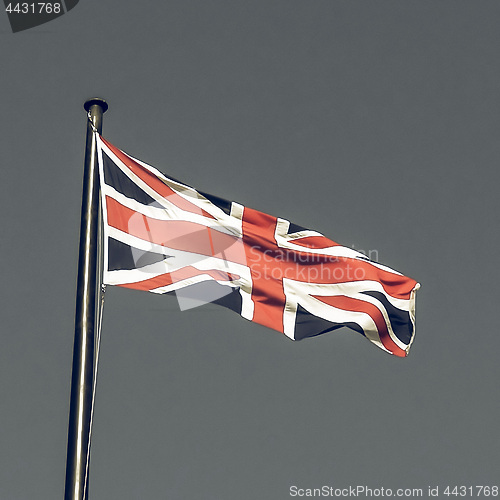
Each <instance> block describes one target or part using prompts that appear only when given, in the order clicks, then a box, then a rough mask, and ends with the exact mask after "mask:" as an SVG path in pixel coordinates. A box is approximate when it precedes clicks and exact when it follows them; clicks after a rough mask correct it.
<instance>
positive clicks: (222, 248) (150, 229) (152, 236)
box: [106, 196, 245, 264]
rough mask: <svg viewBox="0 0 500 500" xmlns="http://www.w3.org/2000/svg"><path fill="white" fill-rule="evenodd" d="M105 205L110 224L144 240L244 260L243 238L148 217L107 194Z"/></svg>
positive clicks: (228, 258) (199, 226) (178, 248)
mask: <svg viewBox="0 0 500 500" xmlns="http://www.w3.org/2000/svg"><path fill="white" fill-rule="evenodd" d="M106 208H107V214H108V224H109V225H110V226H111V227H114V228H116V229H119V230H120V231H123V232H125V233H128V234H130V235H132V236H135V237H137V238H140V239H142V240H145V241H148V242H151V243H155V244H157V245H162V246H164V247H166V248H172V249H175V250H183V251H186V252H192V253H197V254H201V255H206V256H214V255H222V256H223V258H224V259H225V260H228V261H232V262H237V263H240V264H244V263H245V254H244V252H243V251H242V249H241V240H239V239H238V238H236V237H235V236H231V235H228V234H225V233H221V232H220V231H216V230H214V229H212V228H209V227H207V226H203V225H201V224H196V223H194V222H188V221H179V220H159V219H154V218H152V217H147V216H146V215H143V214H140V213H138V212H135V211H134V210H131V209H130V208H128V207H125V206H124V205H122V204H121V203H119V202H118V201H116V200H115V199H114V198H111V197H110V196H106Z"/></svg>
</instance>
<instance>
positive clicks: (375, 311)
mask: <svg viewBox="0 0 500 500" xmlns="http://www.w3.org/2000/svg"><path fill="white" fill-rule="evenodd" d="M313 297H314V298H316V299H318V300H320V301H321V302H323V303H325V304H328V305H330V306H333V307H336V308H338V309H343V310H344V311H353V312H360V313H365V314H368V315H369V316H370V318H372V320H373V321H374V323H375V325H376V327H377V330H378V335H379V337H380V340H381V341H382V344H383V345H384V347H385V348H386V349H387V350H388V351H390V352H392V354H395V355H396V356H400V357H403V358H404V357H405V356H406V351H404V350H403V349H401V348H400V347H398V346H397V345H396V344H395V343H394V341H393V340H392V339H391V336H390V335H389V331H388V329H387V324H386V322H385V319H384V316H383V315H382V313H381V312H380V310H379V308H378V307H377V306H375V305H374V304H371V303H370V302H365V301H364V300H359V299H355V298H353V297H346V296H345V295H335V296H330V297H328V296H319V295H313Z"/></svg>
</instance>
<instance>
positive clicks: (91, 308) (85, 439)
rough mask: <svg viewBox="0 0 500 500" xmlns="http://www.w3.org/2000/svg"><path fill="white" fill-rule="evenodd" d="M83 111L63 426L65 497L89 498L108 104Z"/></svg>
mask: <svg viewBox="0 0 500 500" xmlns="http://www.w3.org/2000/svg"><path fill="white" fill-rule="evenodd" d="M84 108H85V110H86V111H87V113H88V120H87V143H86V148H85V167H84V177H83V193H82V214H81V225H80V249H79V257H78V281H77V292H76V315H75V342H74V347H73V374H72V377H71V400H70V410H69V426H68V451H67V458H66V486H65V494H64V498H65V500H83V499H84V496H85V499H87V498H88V487H87V484H88V473H87V468H88V460H89V457H88V454H89V451H90V446H89V445H90V425H91V412H92V391H93V378H94V343H95V342H94V340H95V338H94V328H95V325H96V297H97V295H98V292H99V283H97V259H98V257H97V255H98V250H99V244H98V227H99V182H98V167H97V144H96V140H95V136H94V129H95V130H97V131H98V132H99V133H101V129H102V115H103V114H104V113H105V112H106V110H107V109H108V105H107V103H106V101H104V100H103V99H100V98H94V99H90V100H88V101H87V102H86V103H85V104H84Z"/></svg>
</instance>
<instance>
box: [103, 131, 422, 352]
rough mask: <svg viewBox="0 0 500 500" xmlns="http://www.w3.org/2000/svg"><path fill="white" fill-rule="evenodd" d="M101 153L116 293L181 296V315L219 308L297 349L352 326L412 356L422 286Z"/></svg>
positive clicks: (109, 278) (108, 272)
mask: <svg viewBox="0 0 500 500" xmlns="http://www.w3.org/2000/svg"><path fill="white" fill-rule="evenodd" d="M97 143H98V156H99V167H100V182H101V196H102V206H103V219H104V258H105V265H104V282H105V283H106V284H109V285H118V286H122V287H127V288H133V289H137V290H145V291H149V292H153V293H175V294H176V295H177V297H178V300H179V304H180V306H181V309H187V308H190V307H194V306H195V305H199V304H201V303H207V302H213V303H216V304H219V305H221V306H225V307H228V308H230V309H232V310H234V311H236V312H237V313H239V314H240V315H241V316H243V317H244V318H246V319H248V320H250V321H255V322H256V323H259V324H261V325H264V326H267V327H269V328H272V329H274V330H277V331H278V332H281V333H284V334H285V335H287V336H288V337H290V338H291V339H294V340H300V339H303V338H305V337H313V336H316V335H320V334H322V333H326V332H330V331H332V330H335V329H338V328H340V327H343V326H345V327H348V328H350V329H352V330H355V331H357V332H359V333H361V334H362V335H364V336H365V337H366V338H368V339H369V340H370V341H371V342H373V343H374V344H376V345H377V346H378V347H380V348H381V349H383V350H384V351H387V352H389V353H391V354H395V355H396V356H402V357H404V356H406V355H407V354H408V351H409V348H410V346H411V344H412V342H413V338H414V334H415V292H416V290H417V289H418V288H419V284H418V283H417V282H416V281H415V280H413V279H411V278H407V277H405V276H403V275H402V274H400V273H398V272H396V271H394V270H392V269H389V268H388V267H386V266H383V265H381V264H379V263H377V262H374V261H371V260H369V259H368V258H367V257H366V256H365V255H363V254H362V253H360V252H357V251H355V250H353V249H351V248H346V247H343V246H341V245H339V244H337V243H335V242H333V241H332V240H329V239H328V238H326V237H325V236H323V235H322V234H320V233H318V232H316V231H311V230H309V229H305V228H303V227H300V226H297V225H295V224H292V223H291V222H289V221H288V220H286V219H281V218H277V217H273V216H271V215H268V214H265V213H262V212H258V211H257V210H254V209H251V208H248V207H244V206H243V205H241V204H239V203H236V202H230V201H227V200H224V199H222V198H219V197H216V196H213V195H209V194H207V193H203V192H201V191H198V190H196V189H194V188H192V187H190V186H187V185H185V184H183V183H181V182H179V181H177V180H175V179H172V178H170V177H167V176H165V175H164V174H162V173H161V172H159V171H158V170H156V169H155V168H153V167H151V166H149V165H147V164H145V163H144V162H142V161H140V160H137V159H134V158H132V157H131V156H129V155H127V154H126V153H124V152H123V151H121V150H119V149H118V148H116V147H115V146H113V145H111V144H110V143H109V142H107V141H106V140H105V139H104V138H102V137H100V136H98V137H97Z"/></svg>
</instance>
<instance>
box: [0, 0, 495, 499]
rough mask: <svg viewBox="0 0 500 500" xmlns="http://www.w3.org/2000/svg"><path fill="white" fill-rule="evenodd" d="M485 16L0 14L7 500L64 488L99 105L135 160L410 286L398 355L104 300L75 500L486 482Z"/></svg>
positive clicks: (290, 2) (222, 5)
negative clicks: (321, 237)
mask: <svg viewBox="0 0 500 500" xmlns="http://www.w3.org/2000/svg"><path fill="white" fill-rule="evenodd" d="M499 16H500V3H499V2H498V1H489V0H483V1H481V2H471V1H462V0H453V1H451V0H450V1H444V0H442V1H438V2H436V1H435V0H433V1H427V0H420V1H413V0H408V1H405V2H401V1H399V0H394V1H389V0H379V1H356V0H353V1H341V0H328V1H325V0H302V1H297V0H286V1H276V0H266V1H261V0H257V1H247V2H241V1H234V0H233V1H217V0H216V1H211V2H207V1H198V0H193V1H175V2H172V1H166V2H132V1H130V0H108V1H106V2H100V1H97V0H81V1H80V3H79V4H78V5H77V6H76V7H75V8H74V9H73V10H72V11H71V12H69V13H68V14H66V15H64V16H62V17H60V18H59V19H57V20H55V21H52V22H50V23H48V24H45V25H43V26H40V27H37V28H34V29H31V30H28V31H25V32H20V33H17V34H12V33H11V31H10V26H9V24H8V20H7V16H6V14H5V13H3V14H2V15H0V67H1V73H2V77H1V80H0V89H1V91H2V96H3V99H2V115H3V116H2V120H1V122H0V130H1V137H2V147H1V149H0V162H1V173H0V175H1V182H0V203H1V210H0V218H1V219H0V221H1V229H2V238H1V240H0V248H1V256H2V259H1V279H2V287H1V292H0V293H1V300H0V304H1V305H0V307H1V314H2V348H1V349H0V380H1V382H0V402H1V403H0V405H1V406H0V422H1V425H0V443H1V445H0V498H1V499H2V500H3V499H5V500H26V499H31V498H33V499H35V498H36V499H37V500H45V499H47V500H49V499H54V498H62V495H63V490H64V475H65V460H66V440H67V424H68V411H69V391H70V377H71V362H72V350H73V331H74V308H75V286H76V269H77V252H78V231H79V217H80V215H79V213H80V199H81V184H82V173H83V153H84V144H85V127H86V117H85V112H84V111H83V108H82V104H83V102H84V101H85V100H86V99H87V98H89V97H93V96H100V97H103V98H105V99H107V100H108V102H109V105H110V108H109V111H108V112H107V113H106V114H105V116H104V126H103V135H104V136H105V137H106V138H107V139H108V140H110V141H111V142H112V143H114V144H115V145H116V146H118V147H120V148H122V149H124V150H125V151H127V152H128V153H130V154H131V155H133V156H135V157H138V158H140V159H141V160H143V161H146V162H148V163H150V164H152V165H154V166H156V167H157V168H158V169H160V170H162V171H163V172H165V173H167V174H169V175H171V176H173V177H175V178H178V179H181V180H183V181H184V182H186V183H188V184H191V185H193V186H195V187H197V188H199V189H202V190H204V191H206V192H209V193H213V194H217V195H219V196H222V197H225V198H229V199H233V200H236V201H238V202H240V203H243V204H245V205H248V206H251V207H253V208H256V209H258V210H261V211H264V212H267V213H271V214H273V215H277V216H281V217H284V218H287V219H289V220H291V221H293V222H294V223H297V224H300V225H302V226H305V227H309V228H311V229H315V230H318V231H320V232H322V233H323V234H325V235H326V236H328V237H330V238H331V239H333V240H335V241H337V242H339V243H342V244H344V245H346V246H354V247H355V248H358V249H362V250H364V251H366V252H368V251H376V252H377V254H378V259H379V261H380V262H382V263H384V264H386V265H388V266H390V267H392V268H395V269H397V270H399V271H401V272H403V273H404V274H406V275H408V276H410V277H412V278H414V279H416V280H418V281H419V282H420V283H421V284H422V288H421V290H420V291H419V292H418V294H417V335H416V340H415V342H414V345H413V347H412V350H411V352H410V356H409V357H408V358H406V359H398V358H395V357H392V356H390V355H387V354H385V353H383V352H382V351H380V350H378V349H377V348H375V347H374V346H373V345H372V344H370V342H368V341H366V340H365V339H363V338H362V337H361V336H360V335H358V334H356V333H354V332H351V331H349V330H344V329H343V330H339V331H337V332H336V333H332V334H329V335H324V336H322V337H319V338H314V339H307V340H304V341H302V342H295V343H294V342H291V341H289V340H288V339H287V338H285V337H284V336H281V335H279V334H278V333H276V332H274V331H271V330H266V329H265V328H264V327H261V326H259V325H256V324H253V323H250V322H248V321H245V320H244V319H242V318H240V317H239V316H237V315H236V314H234V313H231V312H230V311H227V310H225V309H221V308H217V307H216V306H213V305H208V306H206V307H204V308H200V309H195V310H191V311H187V312H182V313H181V312H179V311H178V307H177V304H176V301H175V299H174V298H172V297H162V296H155V295H153V294H147V293H144V292H135V291H131V290H123V289H114V288H112V287H108V291H107V294H106V305H105V311H104V324H103V337H102V345H101V359H100V365H99V378H98V387H97V399H96V408H95V423H94V433H93V441H92V462H91V473H90V474H91V475H90V478H91V479H90V494H91V498H92V499H160V498H168V499H203V500H205V499H213V500H233V499H239V500H254V499H259V500H281V499H287V498H291V497H290V494H289V493H290V490H289V488H290V486H292V485H297V486H298V487H301V488H313V487H316V488H319V487H321V486H323V485H329V486H334V487H338V488H346V487H349V486H357V485H366V486H369V487H371V488H380V487H384V488H391V489H393V490H394V491H395V490H396V489H397V488H422V489H423V490H424V493H425V495H426V494H427V489H428V487H429V486H440V488H441V491H442V489H444V487H445V486H447V485H451V486H454V485H465V486H475V485H494V484H497V485H498V484H499V482H500V478H499V473H498V470H500V468H499V466H500V451H499V450H500V438H499V433H498V422H499V421H500V404H499V391H498V380H499V375H500V373H499V372H500V369H499V365H498V352H499V349H500V336H499V332H498V326H495V325H496V324H497V320H496V312H497V309H498V306H496V305H495V303H496V300H495V299H494V297H495V296H494V293H495V288H496V285H495V283H497V282H498V281H499V278H500V273H499V270H498V265H497V258H496V252H497V249H498V247H499V244H500V237H499V231H498V227H499V202H498V184H499V180H500V174H499V168H498V163H499V159H500V146H499V144H500V142H499V131H500V106H499V99H498V89H499V86H500V60H499V58H500V57H499V47H500V31H499V29H498V22H499ZM492 288H493V292H492V291H491V289H492ZM441 498H445V497H444V496H442V497H441Z"/></svg>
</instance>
